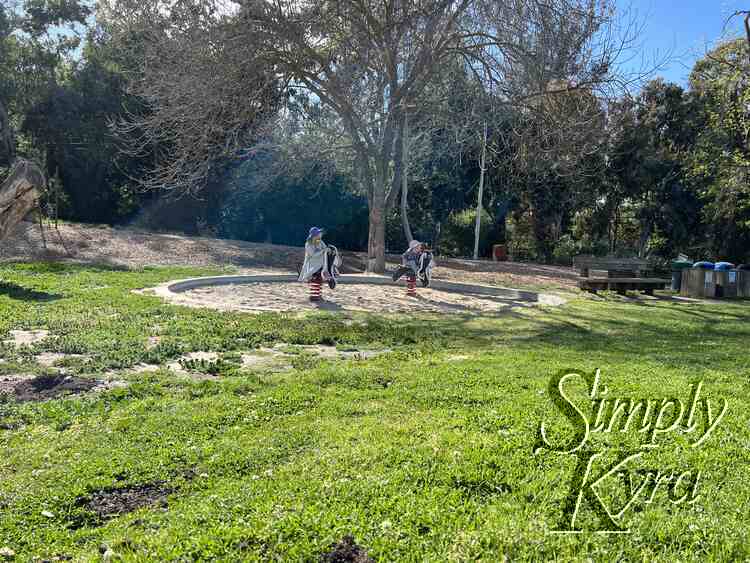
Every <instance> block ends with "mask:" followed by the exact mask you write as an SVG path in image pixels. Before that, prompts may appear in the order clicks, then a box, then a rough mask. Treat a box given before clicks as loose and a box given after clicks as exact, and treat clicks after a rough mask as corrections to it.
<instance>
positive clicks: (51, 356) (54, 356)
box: [35, 352, 88, 368]
mask: <svg viewBox="0 0 750 563" xmlns="http://www.w3.org/2000/svg"><path fill="white" fill-rule="evenodd" d="M86 358H88V356H86V355H84V354H60V353H58V352H43V353H41V354H39V355H37V356H36V358H35V360H36V363H38V364H39V365H42V366H44V367H47V368H51V367H55V366H57V365H58V364H59V363H61V362H64V361H65V360H73V359H86Z"/></svg>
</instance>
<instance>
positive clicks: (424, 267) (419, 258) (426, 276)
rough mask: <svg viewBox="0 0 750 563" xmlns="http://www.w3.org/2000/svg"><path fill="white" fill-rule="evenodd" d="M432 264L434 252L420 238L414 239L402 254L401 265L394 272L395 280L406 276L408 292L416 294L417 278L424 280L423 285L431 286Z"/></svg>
mask: <svg viewBox="0 0 750 563" xmlns="http://www.w3.org/2000/svg"><path fill="white" fill-rule="evenodd" d="M432 265H433V258H432V252H430V251H429V250H427V248H426V247H425V245H424V244H422V243H421V242H419V241H418V240H413V241H411V242H410V243H409V248H408V250H407V251H406V252H404V253H403V254H402V255H401V266H399V267H398V268H397V269H396V271H395V272H393V281H398V280H399V279H401V278H402V277H403V276H406V283H407V293H408V294H409V295H412V296H413V295H416V282H417V278H419V281H420V282H422V287H429V285H430V281H431V280H432Z"/></svg>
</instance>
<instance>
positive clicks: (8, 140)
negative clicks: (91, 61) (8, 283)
mask: <svg viewBox="0 0 750 563" xmlns="http://www.w3.org/2000/svg"><path fill="white" fill-rule="evenodd" d="M88 14H89V9H88V8H87V7H86V6H85V5H84V4H83V3H82V2H79V1H77V0H63V1H60V2H44V1H41V0H29V1H27V2H24V3H23V5H21V4H20V3H3V4H2V5H0V71H1V72H0V76H2V80H1V81H0V163H4V164H8V165H9V166H10V173H9V175H8V177H7V178H6V179H5V181H4V182H2V184H0V238H2V237H3V236H5V235H7V234H8V233H9V232H10V231H11V230H12V228H13V227H14V226H15V224H16V223H18V221H20V220H21V219H23V217H24V216H25V215H26V214H27V213H28V212H29V211H31V209H33V207H34V206H35V205H36V202H37V200H38V199H39V197H40V195H41V190H42V189H43V188H44V187H45V184H46V181H45V176H44V173H43V172H42V168H41V167H40V166H39V165H38V164H37V163H35V162H32V161H30V160H27V157H29V156H32V155H31V154H28V153H29V152H31V153H33V149H31V151H28V150H27V151H24V152H23V153H22V154H21V155H20V156H19V151H18V146H17V134H16V132H15V131H14V123H19V122H21V121H22V120H23V119H24V117H25V114H26V111H27V110H28V108H29V107H30V106H31V105H33V103H34V102H35V101H36V100H38V99H39V98H40V97H41V96H43V95H44V92H45V91H46V89H47V88H50V87H53V86H54V84H55V80H56V75H57V70H58V68H59V65H60V64H61V63H62V61H64V59H65V57H66V55H67V54H68V53H70V52H71V51H73V50H74V49H75V48H76V47H77V46H78V44H79V41H78V37H77V36H76V35H75V34H72V35H71V34H67V33H64V32H62V31H61V28H64V27H65V26H75V25H83V24H84V23H85V20H86V17H87V16H88ZM53 28H54V29H55V31H54V32H52V30H53Z"/></svg>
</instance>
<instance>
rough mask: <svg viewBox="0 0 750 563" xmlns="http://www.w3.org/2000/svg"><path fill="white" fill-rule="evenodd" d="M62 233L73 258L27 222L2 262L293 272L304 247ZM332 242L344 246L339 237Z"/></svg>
mask: <svg viewBox="0 0 750 563" xmlns="http://www.w3.org/2000/svg"><path fill="white" fill-rule="evenodd" d="M60 232H61V234H62V237H63V238H64V239H65V241H66V245H67V246H68V248H69V249H70V250H71V252H72V254H73V255H72V257H70V256H68V254H67V252H66V251H65V249H64V248H63V247H62V245H61V244H60V242H59V240H58V239H57V237H51V240H48V241H47V247H48V248H47V250H45V248H44V245H43V244H42V240H41V237H40V235H39V228H38V226H37V225H35V224H34V223H33V222H25V223H22V224H21V225H19V227H18V229H16V231H15V232H14V233H12V234H11V235H10V236H9V237H7V238H6V239H5V240H4V241H3V244H2V246H1V247H0V261H2V260H10V261H19V260H20V261H24V260H60V261H64V262H74V263H88V264H105V265H110V266H113V267H128V268H141V267H144V266H150V265H163V266H166V265H175V266H178V265H179V266H203V267H222V268H223V267H225V266H234V267H236V268H238V269H239V270H240V272H241V273H244V274H253V273H294V272H296V268H297V267H298V266H299V265H300V264H301V263H302V259H303V256H304V249H303V248H299V247H292V246H281V245H270V244H260V243H252V242H243V241H236V240H220V239H212V238H202V237H189V236H182V235H169V234H160V233H151V232H147V231H138V230H135V229H121V228H118V229H113V228H110V227H105V226H98V225H82V224H61V225H60ZM302 242H303V241H300V244H302ZM330 242H332V243H333V244H336V245H337V246H339V247H342V246H343V244H341V243H342V241H335V240H332V241H330ZM399 250H402V249H399ZM343 254H344V256H343V259H344V266H343V273H359V272H363V271H364V267H365V263H366V256H365V254H363V253H355V252H344V253H343ZM386 259H387V262H388V267H389V268H392V267H394V266H395V265H396V263H397V262H398V260H399V259H400V257H399V256H396V255H388V256H387V257H386ZM437 266H438V267H437V268H436V270H435V279H446V280H453V281H461V282H466V283H480V284H488V285H500V286H505V287H524V286H544V287H546V288H548V289H563V290H567V291H575V289H576V279H577V273H576V271H575V270H573V268H567V267H561V266H544V265H538V264H527V263H521V262H490V261H486V260H485V261H474V260H462V259H457V258H443V257H438V259H437ZM92 289H95V288H92ZM0 292H1V291H0Z"/></svg>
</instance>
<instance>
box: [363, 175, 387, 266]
mask: <svg viewBox="0 0 750 563" xmlns="http://www.w3.org/2000/svg"><path fill="white" fill-rule="evenodd" d="M367 271H368V272H369V273H374V274H382V273H384V272H385V193H383V188H382V186H381V187H379V188H377V187H376V191H375V194H373V201H372V202H371V204H370V231H369V236H368V242H367Z"/></svg>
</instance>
